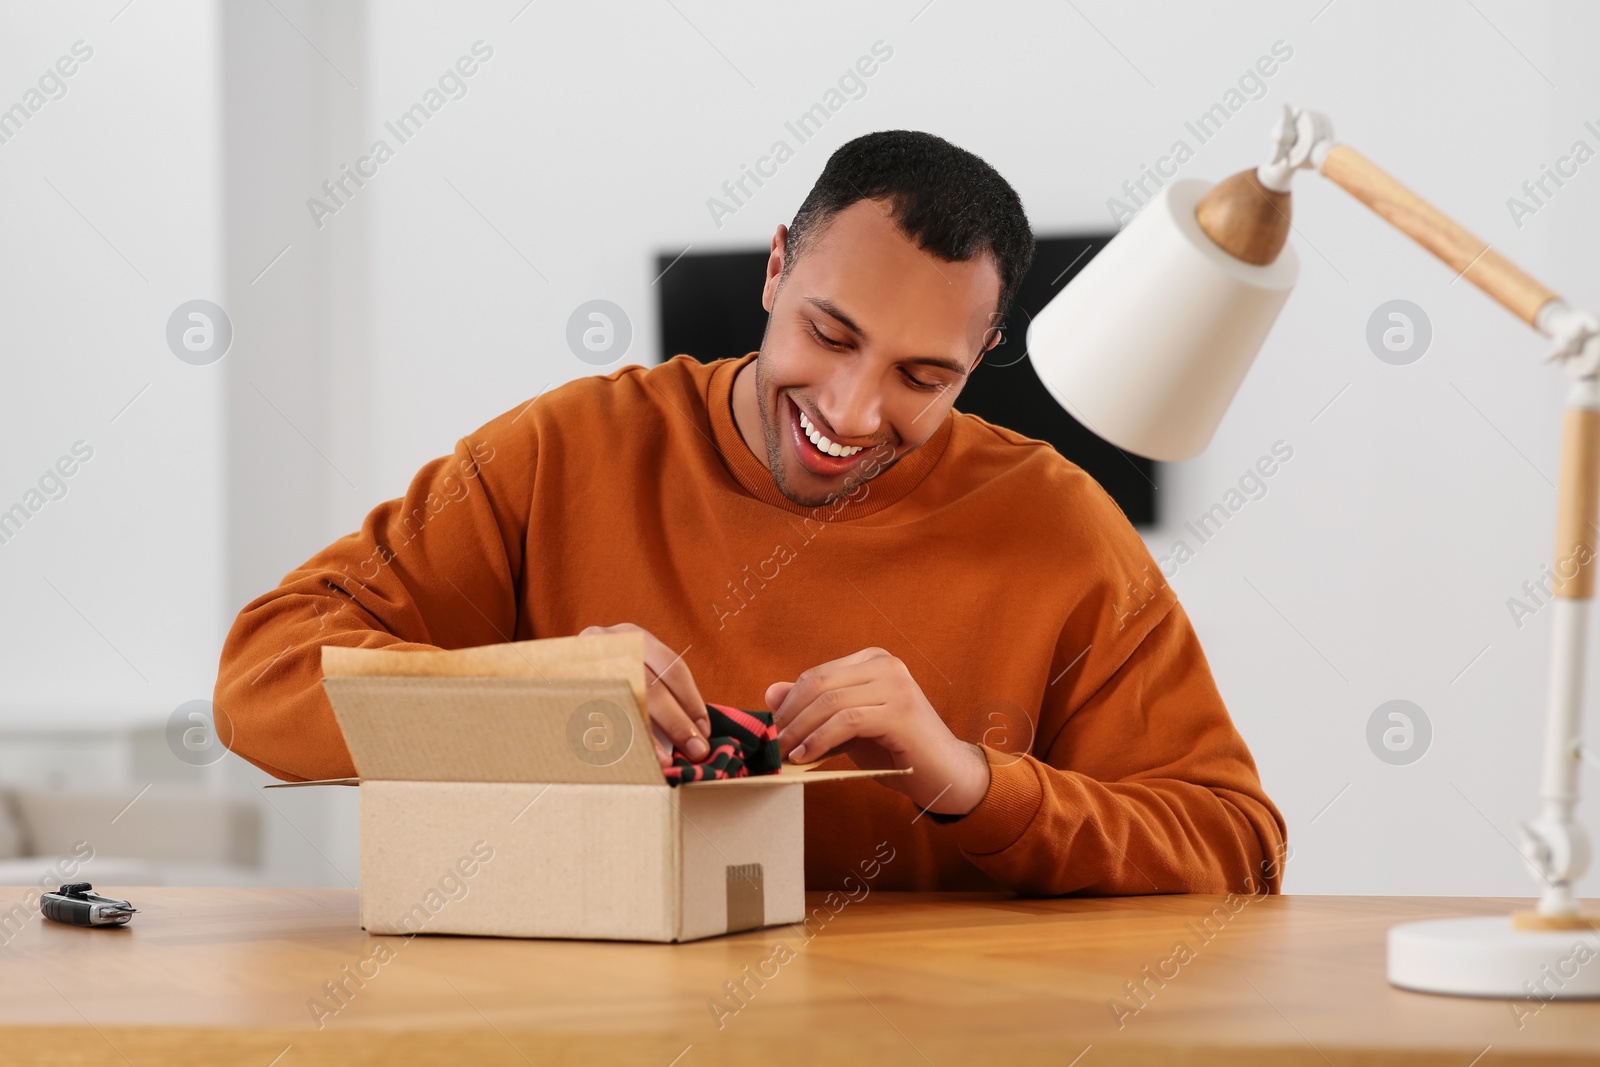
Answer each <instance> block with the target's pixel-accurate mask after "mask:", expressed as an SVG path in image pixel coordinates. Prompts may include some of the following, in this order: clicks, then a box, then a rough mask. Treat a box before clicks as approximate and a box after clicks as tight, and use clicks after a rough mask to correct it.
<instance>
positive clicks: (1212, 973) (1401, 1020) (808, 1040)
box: [0, 888, 1600, 1067]
mask: <svg viewBox="0 0 1600 1067" xmlns="http://www.w3.org/2000/svg"><path fill="white" fill-rule="evenodd" d="M101 891H103V892H107V893H110V894H111V895H126V896H129V897H131V898H133V900H134V903H135V904H136V905H137V906H138V907H139V908H140V911H139V914H138V915H137V916H136V917H135V918H134V921H133V925H132V926H131V927H129V928H127V929H120V930H119V929H105V930H85V929H79V928H76V927H67V926H60V925H56V924H53V923H48V922H45V921H43V920H42V919H40V918H38V917H37V915H35V916H33V917H32V918H31V919H30V920H29V921H28V922H27V923H26V924H25V925H23V926H22V927H21V929H20V930H17V931H12V930H10V929H6V928H3V927H0V940H3V941H4V944H3V945H0V1063H5V1064H8V1065H9V1064H50V1065H52V1067H58V1065H60V1064H64V1063H71V1064H96V1065H98V1064H106V1065H117V1067H123V1065H126V1064H129V1063H131V1064H137V1065H140V1067H143V1065H146V1064H150V1065H168V1064H200V1063H206V1064H212V1063H216V1064H247V1065H249V1067H301V1065H309V1064H374V1065H376V1064H384V1065H398V1064H411V1063H470V1064H472V1065H474V1067H480V1065H500V1064H506V1065H520V1064H524V1063H536V1064H546V1063H585V1064H590V1063H593V1064H599V1063H628V1064H645V1065H648V1067H669V1065H677V1067H694V1065H696V1064H706V1063H737V1064H741V1065H743V1067H753V1065H756V1064H762V1065H766V1064H775V1063H776V1064H791V1063H792V1064H809V1063H819V1062H828V1061H831V1060H834V1059H844V1060H850V1061H857V1060H867V1059H870V1060H871V1061H872V1062H873V1063H874V1064H876V1065H879V1067H889V1065H893V1064H928V1063H933V1064H939V1065H944V1064H961V1063H972V1062H1004V1063H1006V1064H1008V1065H1009V1064H1034V1063H1038V1064H1046V1063H1048V1064H1054V1065H1058V1067H1066V1065H1069V1064H1076V1065H1079V1067H1100V1065H1104V1064H1152V1065H1155V1064H1172V1063H1185V1064H1195V1065H1199V1064H1228V1065H1255V1064H1288V1065H1295V1064H1308V1065H1316V1067H1329V1065H1333V1067H1346V1065H1352V1067H1353V1065H1356V1064H1361V1065H1367V1064H1376V1063H1405V1064H1448V1065H1450V1067H1468V1065H1469V1064H1473V1065H1475V1067H1491V1065H1493V1064H1506V1063H1534V1062H1538V1063H1562V1064H1575V1063H1600V1003H1584V1004H1579V1003H1551V1004H1547V1005H1544V1006H1542V1007H1541V1006H1539V1005H1538V1004H1537V1003H1535V1002H1531V1001H1530V1002H1526V1003H1523V1004H1520V1005H1515V1006H1514V1005H1511V1004H1508V1003H1507V1002H1505V1001H1499V1000H1465V999H1456V998H1448V997H1435V996H1428V995H1424V994H1418V993H1409V992H1405V991H1402V990H1398V989H1394V988H1392V987H1390V986H1389V985H1388V984H1386V983H1385V981H1384V977H1383V973H1384V932H1385V930H1386V929H1387V927H1388V926H1389V925H1391V924H1392V923H1395V922H1399V921H1405V920H1409V919H1419V918H1429V917H1436V916H1449V915H1481V914H1493V913H1497V912H1505V911H1509V910H1512V909H1513V908H1514V907H1517V906H1522V905H1524V904H1525V903H1526V902H1521V901H1512V900H1510V899H1506V900H1488V899H1474V898H1423V897H1314V896H1289V897H1269V898H1265V899H1247V900H1245V901H1244V902H1243V904H1242V906H1241V907H1239V909H1238V911H1237V913H1233V912H1230V911H1228V910H1226V909H1224V910H1223V911H1222V912H1216V913H1214V912H1213V909H1214V908H1216V907H1217V906H1218V905H1219V904H1220V903H1221V900H1222V898H1219V897H1201V896H1166V897H1137V898H1122V899H1102V900H1016V899H1011V898H1002V897H992V896H974V895H959V896H956V895H935V894H899V895H897V894H887V893H871V894H870V895H868V896H867V897H865V898H863V899H862V900H860V901H857V902H852V903H849V904H848V905H846V906H844V907H842V908H841V909H840V910H839V912H838V913H837V914H836V915H832V916H831V918H830V919H829V921H828V922H827V923H826V925H823V926H821V927H820V929H819V930H817V931H816V932H815V933H814V934H813V935H812V936H811V937H810V939H809V940H807V939H806V937H805V936H804V935H803V934H801V933H799V932H797V931H796V929H794V928H789V927H781V928H769V929H767V930H762V931H756V932H752V933H747V934H741V935H737V936H731V937H722V938H716V939H712V940H709V941H701V942H695V943H691V944H687V945H645V944H624V943H603V942H562V941H516V940H501V939H495V938H463V937H426V936H424V937H418V938H415V939H414V940H407V939H405V938H400V937H381V938H380V937H368V936H367V935H365V934H363V933H362V932H361V930H360V929H359V926H358V922H357V918H356V915H357V913H356V894H355V891H354V890H348V889H161V888H143V889H128V890H120V891H119V890H117V889H113V888H105V889H102V890H101ZM22 897H23V891H22V890H21V889H4V888H0V902H3V903H0V915H3V914H4V913H5V912H7V911H9V910H10V908H11V906H12V905H13V904H14V903H16V902H18V901H20V900H22ZM816 903H818V904H819V905H820V904H821V898H817V899H816ZM836 903H837V902H836ZM1237 903H1239V902H1238V901H1236V904H1237ZM1207 915H1212V916H1213V918H1212V923H1211V927H1210V931H1209V932H1207V931H1202V930H1201V929H1200V923H1201V921H1202V920H1203V919H1204V918H1205V917H1206V916H1207ZM1217 915H1221V916H1224V917H1225V918H1221V919H1219V918H1217V917H1216V916H1217ZM1178 942H1184V943H1185V944H1187V945H1188V946H1189V948H1190V950H1191V954H1188V955H1184V954H1180V955H1179V956H1178V957H1174V952H1173V950H1174V946H1175V945H1176V944H1177V943H1178ZM780 944H781V945H783V946H785V947H784V948H783V949H781V950H775V946H777V945H780ZM1594 965H1596V966H1600V961H1597V962H1596V963H1595V964H1594ZM1147 966H1148V967H1149V968H1151V973H1153V974H1157V977H1158V978H1159V974H1158V972H1164V973H1165V974H1166V975H1168V976H1171V977H1170V978H1166V979H1160V980H1161V981H1162V982H1164V984H1161V985H1158V984H1157V981H1156V980H1153V979H1146V978H1145V972H1144V969H1145V968H1146V967H1147ZM346 967H348V968H349V971H346V970H345V968H346ZM747 967H748V968H749V970H748V971H747V970H746V968H747ZM363 973H364V974H365V975H367V976H368V977H366V978H364V979H361V981H362V982H363V983H364V984H362V985H360V986H359V987H358V986H357V984H356V981H355V980H353V979H348V978H346V975H347V974H355V975H357V977H358V978H359V977H360V975H362V974H363ZM750 975H754V976H755V977H748V976H750ZM763 975H765V977H763ZM340 979H344V980H345V982H346V988H347V989H349V990H351V991H352V992H351V994H350V995H348V996H347V997H345V998H343V1001H344V1002H343V1003H342V1004H341V1003H340V1002H339V1001H335V1000H332V999H329V998H328V997H327V994H326V992H325V987H324V983H325V982H332V981H337V980H340ZM1141 981H1143V982H1145V983H1146V988H1148V989H1149V990H1151V991H1152V993H1151V994H1150V995H1147V997H1146V999H1145V1003H1144V1006H1143V1007H1142V1008H1141V1007H1139V1003H1138V1001H1135V1000H1133V999H1131V998H1130V997H1129V996H1128V993H1127V988H1126V986H1125V983H1128V982H1136V983H1137V982H1141ZM728 982H733V983H743V984H744V987H745V989H746V990H747V992H745V993H743V994H741V998H740V1000H733V999H731V998H730V997H729V996H728V987H727V986H725V985H724V983H728ZM317 999H321V1000H322V1002H323V1008H322V1010H321V1011H320V1012H318V1011H317V1010H315V1009H314V1008H313V1007H312V1006H311V1004H312V1003H314V1002H315V1001H316V1000H317ZM718 1001H720V1002H721V1003H722V1005H723V1007H722V1009H721V1010H720V1011H717V1010H714V1009H713V1008H712V1007H711V1006H710V1005H711V1004H712V1003H715V1002H718ZM1114 1001H1115V1002H1120V1003H1121V1004H1122V1005H1123V1011H1122V1012H1116V1011H1114V1010H1113V1009H1112V1008H1111V1007H1110V1006H1109V1005H1110V1003H1112V1002H1114ZM1519 1014H1520V1019H1519ZM1119 1016H1120V1018H1119ZM319 1022H320V1023H321V1027H320V1029H319V1028H318V1023H319ZM1519 1023H1520V1028H1519ZM1475 1057H1476V1058H1475Z"/></svg>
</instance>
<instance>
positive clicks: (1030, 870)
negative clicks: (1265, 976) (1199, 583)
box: [215, 353, 1285, 895]
mask: <svg viewBox="0 0 1600 1067" xmlns="http://www.w3.org/2000/svg"><path fill="white" fill-rule="evenodd" d="M753 358H755V354H754V353H751V354H749V355H746V356H744V357H741V358H739V359H727V360H721V361H718V362H715V363H710V364H701V363H698V362H696V361H694V360H693V359H690V358H689V357H687V356H677V357H675V358H673V359H671V360H669V361H668V362H666V363H663V364H661V365H659V366H656V367H653V368H644V367H639V366H629V367H624V368H622V369H621V370H618V371H616V372H615V373H612V374H609V375H606V376H603V377H600V376H594V377H587V378H581V379H578V380H577V381H573V382H569V383H567V384H566V385H563V386H560V387H559V388H556V389H553V390H551V391H549V392H547V393H545V394H543V395H542V396H540V397H539V398H538V399H536V400H534V401H532V402H531V403H528V404H525V405H519V406H518V407H517V408H515V409H513V410H512V411H508V412H507V413H505V414H504V415H502V416H500V417H499V418H497V419H495V420H493V421H492V422H490V423H489V424H488V425H486V426H484V427H483V428H482V429H480V430H478V431H477V432H476V433H473V434H471V435H470V436H468V437H466V438H464V439H462V440H461V441H460V442H459V443H458V445H457V447H456V450H455V453H454V454H453V455H450V456H445V457H441V458H439V459H436V460H434V461H432V462H430V463H428V464H427V465H426V466H424V467H423V468H422V470H421V471H419V472H418V474H417V475H416V477H415V479H414V480H413V481H412V483H411V486H410V488H409V489H408V490H407V492H406V495H405V496H404V497H402V498H400V499H397V500H391V501H389V502H387V503H384V504H380V505H379V506H378V507H376V508H374V509H373V511H372V512H371V514H370V515H368V516H367V518H366V521H365V522H364V523H363V524H362V527H361V529H360V530H359V531H358V532H356V533H352V534H349V535H347V536H345V537H342V538H340V539H339V540H338V541H335V542H334V543H333V544H332V545H329V546H328V547H327V548H326V549H324V550H323V551H321V552H319V553H317V554H316V555H315V556H313V557H312V558H311V559H310V560H308V561H307V562H306V563H305V564H304V565H302V566H300V567H299V568H297V569H295V570H294V571H292V572H290V573H289V574H288V575H287V576H286V577H285V578H284V579H283V582H282V583H281V584H280V585H279V586H278V588H276V589H274V590H272V591H271V592H269V593H266V594H265V595H263V596H261V597H258V598H257V599H255V600H254V601H252V602H251V603H250V604H248V605H247V606H246V607H245V608H244V610H243V611H242V612H240V614H239V617H238V619H237V620H236V621H235V623H234V625H233V628H232V630H231V631H230V633H229V634H228V639H227V643H226V645H225V646H224V648H223V653H222V663H221V669H220V673H219V676H218V680H217V689H216V700H215V703H216V706H217V708H218V710H219V715H226V716H227V717H228V718H229V719H230V720H231V721H232V724H233V730H234V736H233V740H232V746H231V747H232V748H233V750H234V751H235V752H237V753H238V754H239V755H241V756H243V757H244V758H246V759H248V760H249V761H250V762H252V763H254V764H255V765H257V766H258V767H261V768H263V769H264V770H266V771H268V772H269V773H271V774H274V775H276V776H278V777H280V778H287V779H294V780H301V779H315V778H332V777H339V776H345V775H352V774H354V773H355V771H354V768H353V767H352V765H351V762H350V757H349V754H348V752H347V751H346V749H345V745H344V742H343V739H342V738H341V736H340V733H339V729H338V726H337V724H336V723H335V721H334V718H333V712H332V709H331V708H330V707H329V706H328V703H327V699H326V697H325V696H324V694H323V691H322V687H321V684H320V678H321V670H320V653H319V649H320V647H321V646H322V645H324V644H336V645H352V646H359V647H363V648H378V647H388V648H400V649H406V648H411V649H423V648H463V647H467V646H472V645H484V644H493V643H496V642H501V641H520V640H527V639H530V638H536V637H558V636H564V635H568V634H575V633H577V632H578V631H579V630H581V629H583V628H584V627H585V626H589V625H595V624H598V625H611V624H615V623H619V622H631V623H636V624H638V625H639V626H642V627H643V628H644V629H646V630H648V631H650V632H651V633H653V634H654V635H655V636H657V637H658V638H660V639H661V640H662V641H663V642H665V643H666V644H668V645H670V646H672V647H673V648H675V649H683V650H685V651H684V655H683V658H684V661H685V662H686V663H687V664H688V665H689V668H690V670H691V671H692V672H693V674H694V678H695V681H696V682H697V683H698V685H699V687H700V692H701V695H702V696H703V697H704V698H705V699H706V700H710V701H715V702H717V703H722V704H732V705H734V706H736V707H746V708H764V707H765V706H766V704H765V691H766V688H767V686H768V685H769V684H771V683H772V682H775V681H793V680H794V678H795V677H796V676H797V675H799V673H800V672H801V671H803V670H805V669H806V668H808V667H813V666H816V665H817V664H820V663H824V662H826V661H828V660H831V659H836V658H838V657H840V656H844V655H848V654H849V653H852V652H856V651H859V650H860V649H862V648H866V647H870V646H878V647H881V648H884V649H887V650H888V651H889V652H891V653H893V654H894V655H896V656H898V657H899V658H900V659H901V660H903V661H904V662H905V664H906V666H907V667H908V668H909V669H910V671H911V674H912V675H913V677H915V679H916V681H917V683H918V684H919V685H920V686H921V687H922V691H923V692H924V693H925V694H926V695H927V697H928V700H929V702H930V703H932V705H933V706H934V707H935V708H936V709H937V710H938V712H939V714H940V716H941V717H942V718H943V719H944V721H945V722H946V723H947V724H948V725H949V726H950V729H951V731H952V732H953V733H954V734H955V735H956V736H957V737H959V738H962V739H964V740H967V741H972V742H974V743H977V744H980V745H982V746H983V747H984V751H985V754H986V756H987V758H988V760H989V764H990V768H991V773H992V783H991V785H990V787H989V791H988V794H987V796H986V797H985V798H984V799H983V801H982V802H981V803H979V805H978V807H977V808H976V809H974V810H973V811H972V812H971V813H970V814H968V815H967V816H966V817H964V818H962V819H959V820H956V821H954V822H941V821H938V820H935V819H934V818H932V817H928V816H922V815H921V814H920V812H919V809H918V808H917V807H916V806H915V805H913V804H912V803H911V802H910V801H909V800H908V799H906V798H905V797H904V796H902V795H901V794H899V793H897V792H894V791H893V790H891V789H888V788H886V787H884V786H883V785H881V784H879V783H876V782H873V781H870V780H856V781H846V782H835V783H819V784H817V785H814V786H808V787H807V789H806V879H807V884H808V886H810V887H811V888H814V889H835V888H839V887H840V886H841V884H842V882H843V880H844V879H845V878H846V877H847V876H848V875H850V874H852V873H856V872H858V870H859V867H860V864H862V863H863V862H864V861H869V860H871V859H872V858H873V857H874V856H875V855H881V853H877V851H876V850H877V849H878V848H879V846H880V843H881V842H888V843H889V845H890V846H892V847H893V849H894V857H895V858H894V860H893V861H892V862H890V863H887V864H884V865H882V867H881V870H880V873H879V875H878V877H877V878H876V879H875V880H874V882H873V885H874V887H875V888H879V889H993V888H995V887H996V886H1000V887H1005V888H1009V889H1013V890H1016V891H1018V892H1021V893H1030V894H1065V893H1082V894H1108V895H1109V894H1140V893H1169V892H1204V893H1217V892H1226V891H1236V892H1252V893H1260V892H1264V891H1273V892H1276V891H1279V890H1280V888H1281V879H1282V860H1283V848H1284V832H1285V828H1284V822H1283V817H1282V816H1281V815H1280V814H1279V813H1278V810H1277V809H1276V808H1275V807H1274V806H1273V804H1272V802H1271V801H1270V800H1268V799H1267V797H1266V795H1265V794H1264V793H1263V792H1262V788H1261V783H1260V780H1259V778H1258V776H1257V774H1256V768H1255V764H1254V762H1253V761H1252V759H1251V757H1250V752H1249V750H1248V749H1247V748H1246V746H1245V744H1244V741H1243V740H1242V739H1241V738H1240V736H1239V734H1238V732H1237V731H1236V730H1235V729H1234V727H1233V723H1232V721H1231V720H1230V719H1229V716H1228V712H1227V709H1226V707H1225V706H1224V705H1223V702H1222V698H1221V696H1220V695H1219V694H1218V692H1217V687H1216V683H1215V682H1214V681H1213V679H1212V677H1211V671H1210V668H1209V666H1208V665H1207V663H1206V658H1205V655H1204V653H1203V652H1202V651H1201V648H1200V643H1199V641H1198V639H1197V638H1196V636H1195V633H1194V629H1193V627H1192V626H1191V625H1190V622H1189V619H1188V616H1187V615H1186V614H1185V613H1184V611H1183V608H1182V607H1181V606H1180V605H1179V604H1178V601H1177V597H1176V595H1175V594H1174V592H1173V591H1172V589H1171V587H1170V586H1169V585H1167V584H1166V583H1165V582H1164V581H1163V580H1162V579H1161V574H1160V571H1159V569H1158V568H1157V567H1156V565H1155V563H1154V561H1153V559H1152V558H1151V556H1150V554H1149V552H1148V551H1147V550H1146V548H1145V546H1144V542H1143V541H1141V540H1140V538H1139V536H1138V534H1137V533H1136V532H1135V531H1134V529H1133V528H1132V526H1130V525H1129V523H1128V521H1127V519H1126V517H1125V516H1124V515H1123V514H1122V511H1121V509H1119V508H1118V507H1117V505H1116V503H1115V502H1114V501H1112V500H1111V498H1110V497H1109V496H1107V495H1106V493H1105V491H1104V490H1103V489H1101V487H1100V486H1099V484H1097V483H1096V482H1095V481H1094V480H1093V479H1092V478H1090V477H1089V476H1088V475H1087V474H1085V473H1084V472H1083V471H1082V470H1081V469H1080V468H1079V467H1077V466H1076V465H1074V464H1073V463H1071V462H1069V461H1067V460H1066V459H1064V458H1062V457H1061V456H1060V455H1059V454H1058V453H1056V452H1055V451H1054V450H1053V449H1052V448H1051V447H1050V446H1049V445H1047V444H1044V443H1042V442H1039V441H1035V440H1032V439H1030V438H1026V437H1023V436H1021V435H1019V434H1016V433H1013V432H1011V431H1010V430H1006V429H1002V428H1001V427H998V426H994V425H991V424H990V423H988V422H985V421H984V420H982V419H980V418H977V417H976V416H973V415H968V414H965V413H963V412H960V411H955V410H952V411H951V412H950V413H949V414H948V415H947V416H946V418H945V420H944V422H943V423H942V424H941V425H940V427H939V429H938V431H937V432H936V433H935V434H934V435H933V436H932V437H931V438H930V439H929V440H928V441H927V442H926V443H925V444H923V445H922V446H921V447H920V448H918V449H915V450H914V451H912V452H909V453H907V454H906V455H904V456H903V457H901V459H900V460H899V462H897V463H895V464H893V465H892V466H890V467H889V468H888V469H887V470H886V471H885V472H884V473H882V474H881V475H879V476H878V477H876V478H874V479H872V480H870V481H868V482H865V483H862V484H860V485H858V486H856V487H855V488H854V490H853V491H852V493H851V494H849V495H846V496H843V497H840V498H839V499H838V500H837V501H835V502H834V503H832V504H828V505H824V506H822V507H818V508H807V507H801V506H799V505H796V504H793V503H791V502H790V501H789V500H788V499H786V498H785V497H784V496H783V495H782V494H780V493H779V492H778V490H777V487H776V486H775V485H774V483H773V480H772V476H771V474H770V473H769V471H768V469H767V466H766V463H765V460H764V459H762V458H757V456H755V455H754V454H753V453H752V452H751V451H750V449H749V447H748V446H747V445H746V443H745V441H744V438H743V437H741V436H740V433H739V430H738V428H737V426H736V424H735V423H734V418H733V411H732V406H731V395H732V385H733V378H734V374H735V373H736V372H737V371H738V370H739V368H740V367H742V366H743V365H744V364H745V363H746V362H748V361H749V360H751V359H753ZM836 760H838V761H839V763H840V765H842V766H848V760H847V757H836Z"/></svg>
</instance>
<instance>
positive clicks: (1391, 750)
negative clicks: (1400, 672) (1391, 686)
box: [1367, 700, 1433, 767]
mask: <svg viewBox="0 0 1600 1067" xmlns="http://www.w3.org/2000/svg"><path fill="white" fill-rule="evenodd" d="M1432 743H1433V723H1432V722H1430V721H1429V719H1428V713H1427V712H1425V711H1423V710H1422V709H1421V708H1420V707H1418V706H1417V705H1415V704H1413V703H1412V702H1411V701H1409V700H1386V701H1384V702H1383V703H1382V704H1379V705H1378V706H1377V708H1376V709H1375V710H1374V711H1373V712H1372V714H1371V715H1370V716H1369V717H1368V718H1367V747H1368V748H1370V749H1372V754H1373V755H1374V756H1377V757H1378V758H1379V759H1381V760H1383V762H1385V763H1388V764H1392V765H1393V766H1396V767H1404V766H1405V765H1406V764H1408V763H1415V762H1417V760H1419V759H1421V758H1422V757H1423V756H1424V755H1426V754H1427V752H1428V746H1429V745H1431V744H1432Z"/></svg>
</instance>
